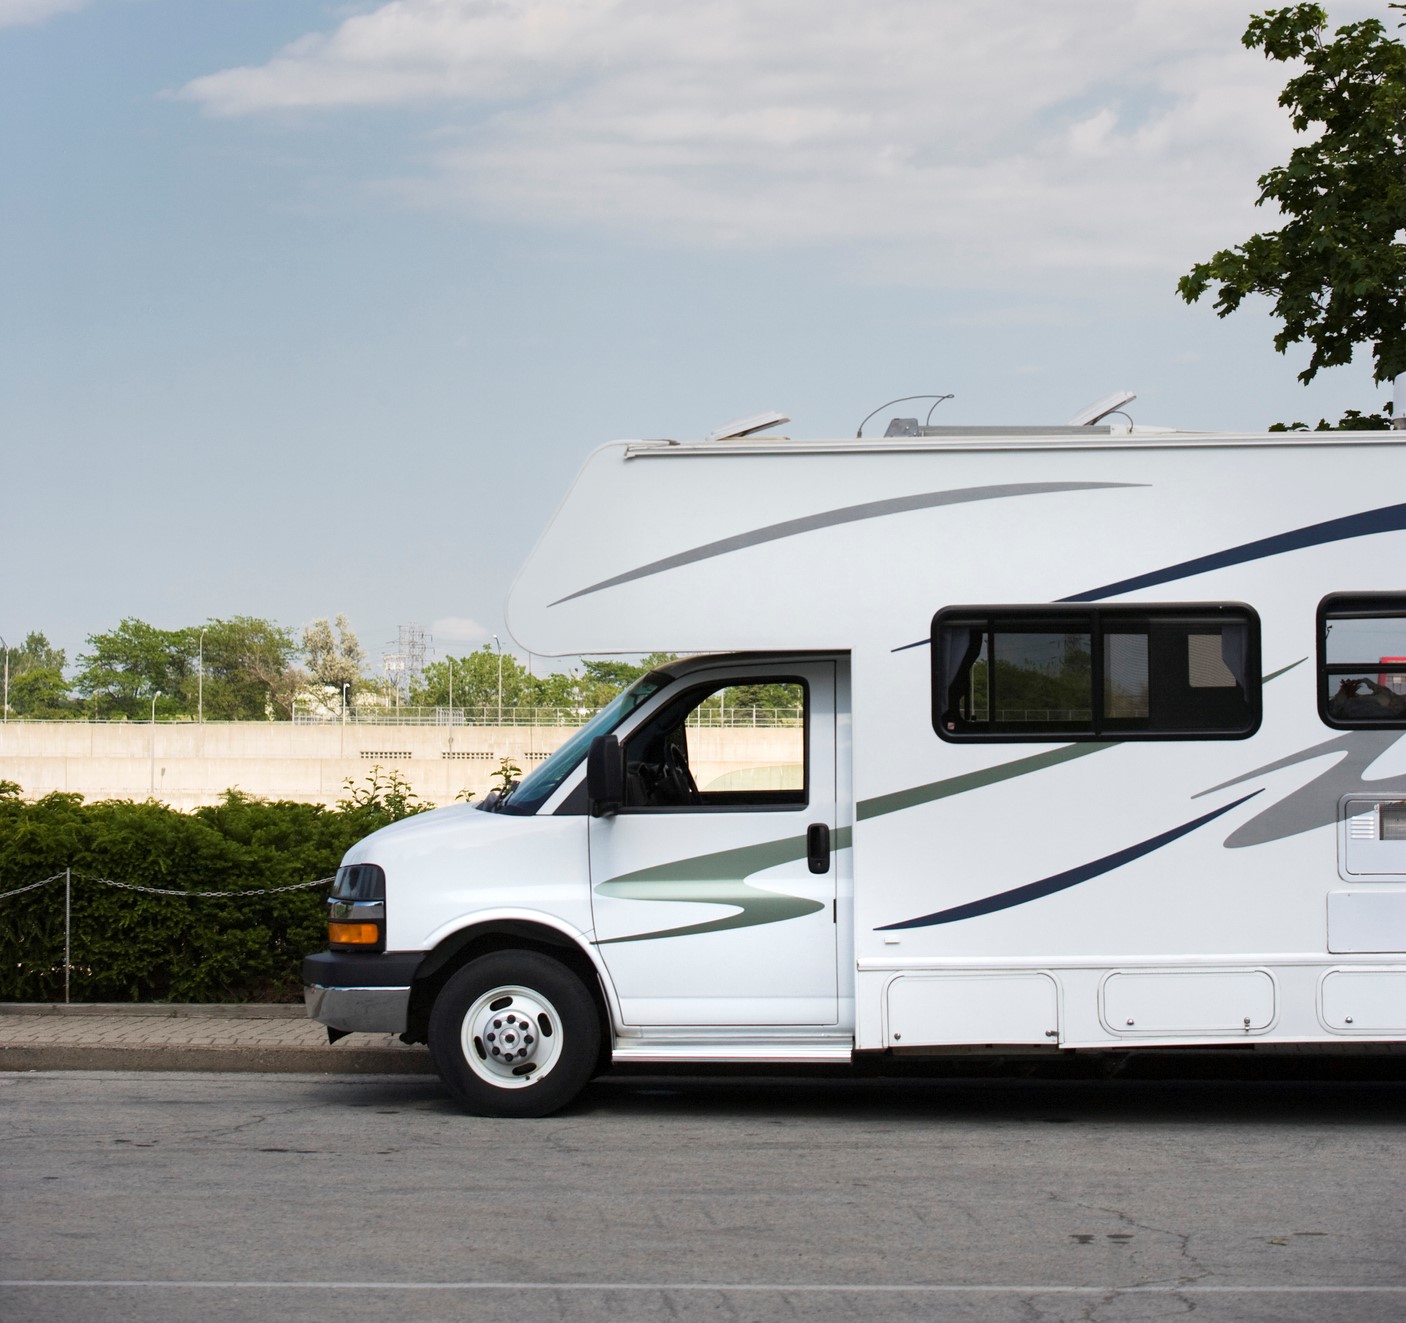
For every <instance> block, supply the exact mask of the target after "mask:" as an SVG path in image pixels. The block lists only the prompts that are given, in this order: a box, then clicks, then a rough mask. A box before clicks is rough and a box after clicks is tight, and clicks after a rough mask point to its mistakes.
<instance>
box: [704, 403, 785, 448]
mask: <svg viewBox="0 0 1406 1323" xmlns="http://www.w3.org/2000/svg"><path fill="white" fill-rule="evenodd" d="M790 421H791V420H790V418H788V417H787V416H786V415H785V414H784V413H777V411H776V410H775V409H768V410H767V411H766V412H765V413H754V414H753V415H752V416H751V417H750V418H735V419H733V421H732V422H730V423H724V424H723V425H722V426H721V427H719V428H717V429H716V430H715V431H712V432H709V433H708V435H707V436H706V437H704V438H703V439H704V440H705V441H735V440H736V439H737V438H738V437H741V436H751V435H752V434H753V433H754V432H764V431H765V430H766V429H767V428H768V427H780V426H781V424H782V423H789V422H790Z"/></svg>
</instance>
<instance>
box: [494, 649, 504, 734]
mask: <svg viewBox="0 0 1406 1323" xmlns="http://www.w3.org/2000/svg"><path fill="white" fill-rule="evenodd" d="M493 646H494V647H495V648H497V649H498V724H499V725H500V726H501V725H502V724H503V645H502V644H501V643H499V642H498V636H497V635H496V634H495V635H494V636H493Z"/></svg>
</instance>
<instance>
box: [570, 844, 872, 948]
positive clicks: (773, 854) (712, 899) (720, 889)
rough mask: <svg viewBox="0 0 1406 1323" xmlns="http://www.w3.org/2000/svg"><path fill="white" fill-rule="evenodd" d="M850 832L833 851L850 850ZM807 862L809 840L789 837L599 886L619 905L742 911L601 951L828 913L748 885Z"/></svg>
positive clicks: (626, 875)
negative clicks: (777, 869)
mask: <svg viewBox="0 0 1406 1323" xmlns="http://www.w3.org/2000/svg"><path fill="white" fill-rule="evenodd" d="M850 837H851V832H850V829H849V828H848V827H841V828H840V829H839V830H838V831H836V832H834V833H833V835H832V836H831V844H832V848H834V849H836V850H846V849H848V848H849V846H850ZM805 856H806V838H805V837H804V836H788V837H787V838H786V839H785V840H780V841H763V842H761V843H760V844H757V845H743V846H739V847H738V848H737V849H734V850H718V851H716V852H715V853H713V854H700V855H695V856H694V857H693V858H691V859H678V860H675V861H673V862H671V863H667V864H656V865H655V866H654V867H653V868H641V869H640V870H639V871H638V872H634V873H623V874H621V876H619V877H613V878H611V879H610V880H609V881H607V882H601V883H598V884H597V885H596V894H597V895H600V896H611V897H614V898H615V899H617V900H655V901H671V902H675V903H680V902H682V903H692V904H695V905H730V906H736V907H737V909H738V910H739V911H740V912H739V913H737V914H729V915H727V916H726V917H724V918H721V919H709V920H706V921H704V922H702V923H691V924H687V925H686V926H684V927H682V928H661V929H659V930H658V931H656V932H648V933H633V934H631V935H630V936H628V937H607V938H604V939H602V940H601V941H600V943H599V945H601V946H609V945H610V944H612V943H614V942H642V941H645V940H646V939H648V938H651V937H687V936H692V935H695V934H698V933H715V932H723V931H725V930H726V929H730V928H752V927H755V926H756V925H758V924H762V923H781V922H783V921H785V920H786V919H798V918H800V917H801V915H803V914H814V913H815V911H816V910H821V909H824V908H825V906H824V903H823V902H821V901H818V900H806V899H805V898H804V897H801V896H787V895H783V894H782V893H780V892H776V891H766V890H764V889H763V888H761V887H757V886H753V885H752V884H751V883H750V882H747V881H746V880H745V879H746V878H747V877H749V876H750V875H751V874H753V873H760V872H762V871H763V870H764V869H767V868H775V867H776V866H777V865H779V864H789V863H792V862H794V861H795V860H797V859H804V858H805Z"/></svg>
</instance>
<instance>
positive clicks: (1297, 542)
mask: <svg viewBox="0 0 1406 1323" xmlns="http://www.w3.org/2000/svg"><path fill="white" fill-rule="evenodd" d="M1403 528H1406V504H1403V505H1384V506H1382V507H1381V508H1380V509H1377V510H1363V511H1362V512H1361V513H1359V514H1353V515H1344V516H1343V517H1342V518H1341V519H1327V520H1324V522H1323V523H1321V524H1310V525H1309V526H1308V527H1307V528H1295V529H1293V530H1291V531H1290V532H1288V533H1276V534H1275V535H1274V536H1273V537H1262V538H1259V539H1257V540H1256V541H1254V542H1242V543H1241V544H1240V545H1239V546H1238V547H1230V548H1229V549H1228V550H1226V551H1216V552H1212V553H1211V555H1209V556H1198V557H1196V559H1195V560H1184V561H1181V562H1180V563H1179V564H1177V565H1169V566H1167V568H1166V569H1162V570H1152V571H1150V572H1149V573H1147V574H1139V575H1138V576H1137V577H1136V578H1132V579H1120V580H1119V581H1118V582H1117V583H1106V584H1104V585H1103V587H1102V588H1090V589H1089V590H1088V591H1087V592H1083V593H1073V594H1072V595H1070V596H1069V597H1061V598H1060V599H1059V600H1060V601H1061V602H1097V601H1101V600H1102V599H1103V598H1105V597H1113V596H1115V595H1116V594H1118V593H1131V592H1135V591H1136V590H1137V589H1139V588H1151V587H1153V585H1155V584H1159V583H1171V582H1172V581H1173V580H1174V579H1186V578H1190V577H1191V576H1192V575H1194V574H1207V573H1209V572H1210V571H1211V570H1223V569H1225V568H1226V567H1227V566H1229V565H1243V564H1245V563H1246V562H1247V561H1252V560H1263V559H1265V558H1266V557H1267V556H1282V555H1283V554H1284V553H1285V552H1286V551H1301V550H1303V548H1304V547H1321V546H1324V545H1325V544H1326V543H1329V542H1343V541H1346V540H1347V539H1348V538H1354V537H1370V536H1371V535H1372V534H1373V533H1394V532H1399V531H1400V530H1401V529H1403ZM931 642H932V640H931V639H917V640H915V641H914V642H912V643H902V644H900V645H899V646H898V647H896V648H891V649H890V651H891V652H906V651H907V650H908V649H909V648H921V647H922V646H923V645H924V644H925V643H931Z"/></svg>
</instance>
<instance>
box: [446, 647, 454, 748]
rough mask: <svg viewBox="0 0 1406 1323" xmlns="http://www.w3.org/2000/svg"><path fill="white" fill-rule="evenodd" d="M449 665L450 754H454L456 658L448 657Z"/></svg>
mask: <svg viewBox="0 0 1406 1323" xmlns="http://www.w3.org/2000/svg"><path fill="white" fill-rule="evenodd" d="M444 660H445V661H446V662H448V663H449V752H450V753H453V752H454V658H453V657H449V656H446V657H445V659H444Z"/></svg>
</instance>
